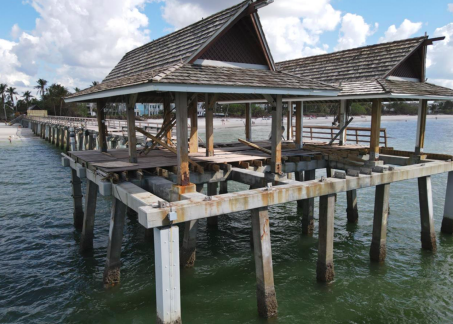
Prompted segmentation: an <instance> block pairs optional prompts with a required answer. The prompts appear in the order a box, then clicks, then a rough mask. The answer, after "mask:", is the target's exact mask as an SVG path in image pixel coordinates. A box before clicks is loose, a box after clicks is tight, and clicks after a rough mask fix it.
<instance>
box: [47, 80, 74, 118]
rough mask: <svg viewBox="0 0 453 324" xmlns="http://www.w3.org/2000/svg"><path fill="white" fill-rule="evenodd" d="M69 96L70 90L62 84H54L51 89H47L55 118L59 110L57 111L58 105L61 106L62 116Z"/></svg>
mask: <svg viewBox="0 0 453 324" xmlns="http://www.w3.org/2000/svg"><path fill="white" fill-rule="evenodd" d="M68 94H69V91H68V89H66V88H65V87H63V86H62V85H60V84H55V83H54V84H52V85H51V86H50V87H48V88H47V95H48V98H49V100H50V102H51V103H52V106H53V110H54V113H55V116H56V115H57V109H56V106H57V104H59V105H60V116H61V115H62V109H63V103H64V98H65V97H67V96H68Z"/></svg>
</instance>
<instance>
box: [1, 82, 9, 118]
mask: <svg viewBox="0 0 453 324" xmlns="http://www.w3.org/2000/svg"><path fill="white" fill-rule="evenodd" d="M6 88H8V86H7V85H6V84H4V83H0V96H1V97H2V106H3V110H4V112H5V120H8V116H7V115H6V108H5V96H6Z"/></svg>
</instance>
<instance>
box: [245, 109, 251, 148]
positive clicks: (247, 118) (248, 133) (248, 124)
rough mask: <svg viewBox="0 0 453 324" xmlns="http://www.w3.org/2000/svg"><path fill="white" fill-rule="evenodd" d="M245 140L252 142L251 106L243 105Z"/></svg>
mask: <svg viewBox="0 0 453 324" xmlns="http://www.w3.org/2000/svg"><path fill="white" fill-rule="evenodd" d="M245 138H246V140H247V141H249V142H251V141H252V104H251V103H246V104H245Z"/></svg>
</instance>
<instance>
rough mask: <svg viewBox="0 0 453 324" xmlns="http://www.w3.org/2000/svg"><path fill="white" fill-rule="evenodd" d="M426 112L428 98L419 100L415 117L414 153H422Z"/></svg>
mask: <svg viewBox="0 0 453 324" xmlns="http://www.w3.org/2000/svg"><path fill="white" fill-rule="evenodd" d="M427 114H428V100H424V99H423V100H420V106H419V108H418V118H417V139H416V142H415V154H417V155H419V154H422V153H423V147H424V146H425V130H426V116H427Z"/></svg>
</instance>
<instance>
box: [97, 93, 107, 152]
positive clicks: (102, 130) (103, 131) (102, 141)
mask: <svg viewBox="0 0 453 324" xmlns="http://www.w3.org/2000/svg"><path fill="white" fill-rule="evenodd" d="M105 105H106V102H105V101H104V100H97V101H96V107H97V114H96V117H97V120H98V131H99V151H101V152H107V126H106V125H105V112H104V107H105Z"/></svg>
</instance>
